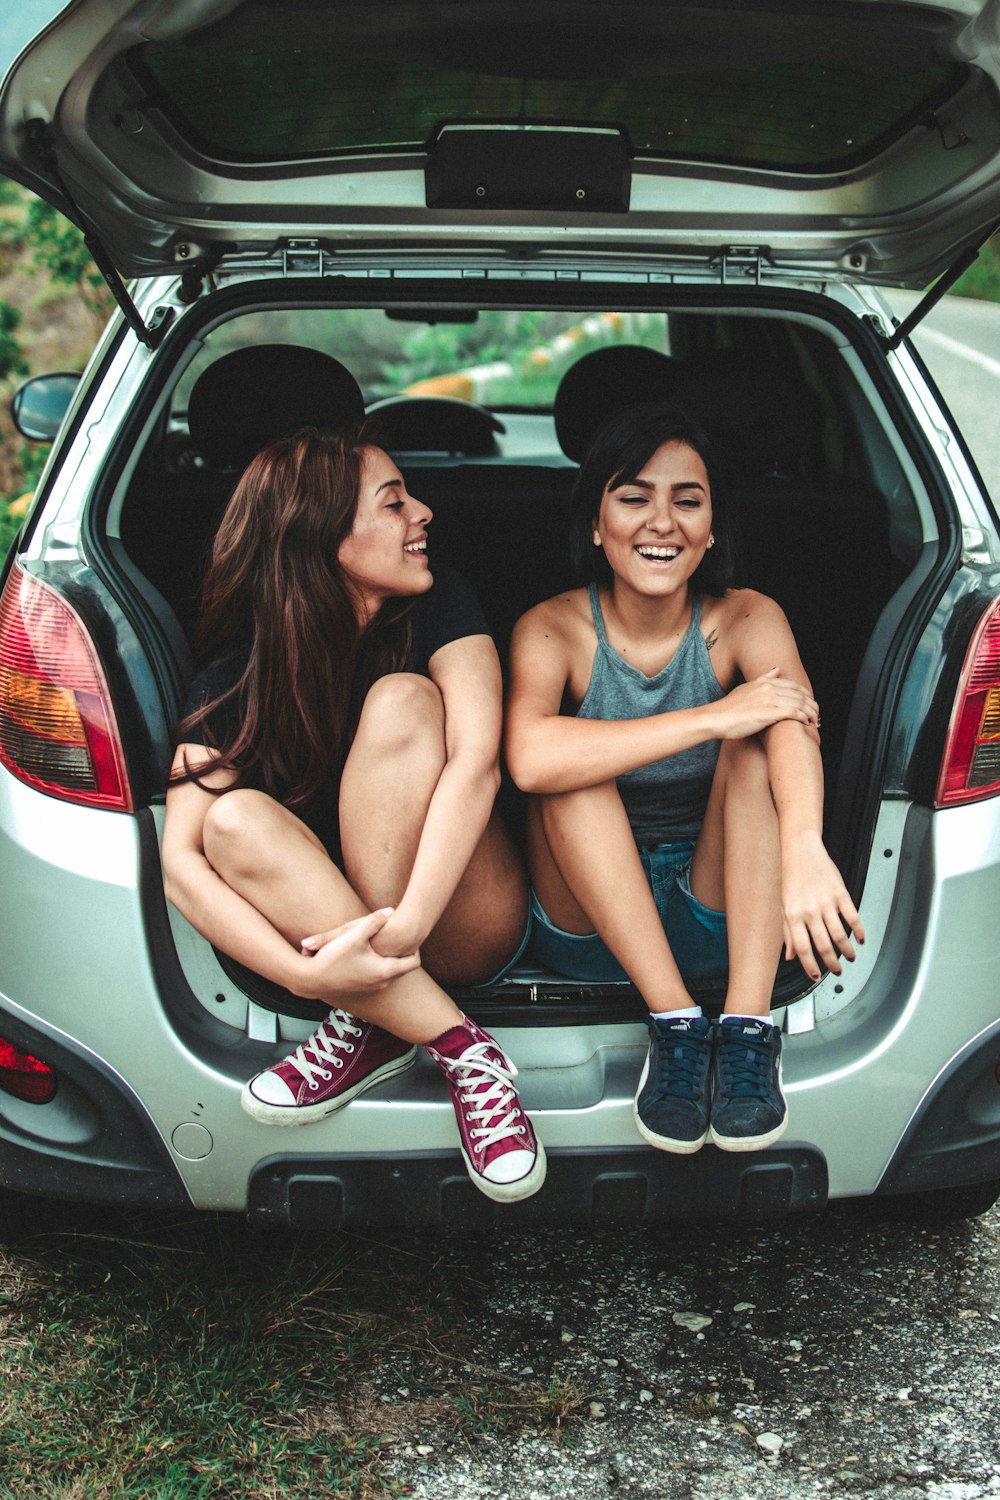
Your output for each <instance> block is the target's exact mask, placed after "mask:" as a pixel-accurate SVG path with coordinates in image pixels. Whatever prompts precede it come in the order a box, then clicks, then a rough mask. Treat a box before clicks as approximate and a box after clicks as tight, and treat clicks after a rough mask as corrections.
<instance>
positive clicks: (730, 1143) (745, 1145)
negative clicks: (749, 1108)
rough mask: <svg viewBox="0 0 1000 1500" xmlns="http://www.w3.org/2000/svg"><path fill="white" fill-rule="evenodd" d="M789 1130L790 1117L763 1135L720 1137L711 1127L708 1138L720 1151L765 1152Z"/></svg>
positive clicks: (786, 1116)
mask: <svg viewBox="0 0 1000 1500" xmlns="http://www.w3.org/2000/svg"><path fill="white" fill-rule="evenodd" d="M787 1129H788V1115H787V1114H786V1115H785V1118H784V1119H783V1120H782V1122H781V1124H780V1125H776V1126H775V1127H774V1129H773V1130H768V1131H765V1133H764V1134H763V1135H720V1134H719V1132H718V1131H717V1130H716V1129H715V1128H714V1127H713V1126H710V1127H709V1131H708V1138H709V1140H710V1141H711V1142H712V1145H713V1146H718V1148H719V1150H720V1151H764V1150H765V1149H766V1148H767V1147H768V1146H773V1145H774V1143H775V1141H780V1140H781V1137H782V1136H783V1135H784V1133H785V1131H786V1130H787Z"/></svg>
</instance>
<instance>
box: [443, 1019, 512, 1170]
mask: <svg viewBox="0 0 1000 1500" xmlns="http://www.w3.org/2000/svg"><path fill="white" fill-rule="evenodd" d="M489 1050H490V1048H489V1043H487V1042H476V1043H474V1044H473V1046H471V1047H467V1048H466V1049H465V1051H464V1052H463V1053H462V1055H461V1057H442V1058H441V1062H442V1063H443V1064H444V1065H445V1067H446V1068H447V1070H448V1073H449V1075H450V1076H451V1077H452V1078H453V1079H454V1081H455V1083H456V1084H457V1086H458V1088H459V1090H460V1091H461V1090H470V1092H468V1093H464V1092H459V1093H458V1100H459V1103H460V1104H461V1106H462V1111H463V1113H464V1114H465V1117H466V1119H467V1120H468V1121H469V1135H470V1137H473V1138H475V1140H476V1141H477V1142H478V1148H477V1149H478V1150H479V1151H480V1152H483V1151H485V1150H486V1149H487V1148H488V1147H489V1146H493V1145H495V1144H496V1143H497V1142H498V1141H503V1140H506V1139H507V1138H508V1137H509V1136H512V1135H524V1126H523V1125H519V1124H518V1116H519V1114H520V1112H521V1111H520V1105H519V1103H518V1099H517V1094H516V1093H515V1092H514V1079H515V1078H516V1077H517V1069H516V1068H515V1066H514V1064H513V1063H512V1062H511V1061H510V1059H509V1058H506V1057H504V1058H503V1062H500V1061H499V1060H498V1061H494V1060H493V1059H492V1058H491V1057H488V1056H487V1053H488V1052H489ZM500 1056H501V1057H503V1054H502V1053H501V1054H500ZM483 1085H486V1087H485V1089H484V1087H483ZM473 1089H474V1090H475V1091H476V1092H474V1093H473V1092H471V1090H473ZM511 1106H513V1107H511ZM505 1109H509V1113H508V1114H507V1115H506V1116H505V1118H504V1119H502V1120H498V1121H497V1122H496V1124H493V1125H491V1124H490V1123H489V1122H490V1120H492V1119H493V1117H494V1116H495V1115H498V1114H500V1113H501V1112H502V1111H503V1110H505Z"/></svg>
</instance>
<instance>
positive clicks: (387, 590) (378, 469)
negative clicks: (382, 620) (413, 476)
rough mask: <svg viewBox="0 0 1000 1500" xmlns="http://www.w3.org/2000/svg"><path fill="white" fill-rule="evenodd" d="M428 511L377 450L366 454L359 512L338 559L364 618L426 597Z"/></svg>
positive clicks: (427, 584) (389, 461) (427, 585)
mask: <svg viewBox="0 0 1000 1500" xmlns="http://www.w3.org/2000/svg"><path fill="white" fill-rule="evenodd" d="M430 520H431V511H430V509H429V508H428V507H427V506H426V505H421V503H420V501H419V500H414V498H413V496H412V495H410V494H409V493H408V492H407V489H406V485H405V483H404V481H403V476H402V475H401V474H400V472H399V470H398V469H397V467H396V465H395V464H394V463H393V461H392V459H391V458H390V457H389V455H388V454H387V453H383V452H382V450H381V448H368V449H366V451H365V458H364V464H363V466H362V470H361V484H360V487H359V491H358V508H357V511H356V513H355V517H354V525H353V527H352V529H351V534H350V536H348V537H345V539H344V541H343V542H341V544H340V548H339V550H338V553H337V558H338V560H339V562H340V565H341V567H342V568H343V569H344V571H345V573H347V574H348V575H349V576H350V578H351V580H352V582H353V583H354V585H355V588H356V589H357V591H358V593H359V595H360V599H361V604H362V606H363V610H364V615H365V618H366V619H370V618H371V617H372V615H374V614H375V613H376V611H377V610H378V609H379V608H380V607H381V606H382V604H384V602H385V601H386V599H391V598H394V597H396V596H399V595H404V594H423V593H426V592H427V590H428V589H429V588H430V586H431V584H432V583H433V581H434V580H433V578H432V577H431V572H430V566H429V564H428V561H427V525H428V523H429V522H430Z"/></svg>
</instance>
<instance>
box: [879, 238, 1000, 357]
mask: <svg viewBox="0 0 1000 1500" xmlns="http://www.w3.org/2000/svg"><path fill="white" fill-rule="evenodd" d="M998 229H1000V219H998V220H997V221H996V222H995V223H993V224H991V225H990V227H989V229H988V231H987V232H986V234H985V235H984V236H983V238H982V239H981V240H977V241H976V243H975V244H974V245H971V246H970V247H969V249H968V250H963V251H962V254H961V255H960V256H959V257H958V260H956V261H955V263H954V265H951V266H949V267H948V269H947V271H945V273H944V275H943V276H939V277H938V279H937V281H935V283H934V285H933V286H932V287H931V288H930V290H929V291H928V292H926V293H925V294H924V296H923V297H921V299H920V301H919V302H918V303H917V305H916V307H915V308H913V309H912V311H911V312H909V313H907V315H906V317H905V318H904V319H903V321H902V323H897V324H896V329H895V332H894V333H890V334H881V335H880V338H881V340H882V344H883V346H884V348H885V350H886V352H887V353H888V354H891V353H892V352H893V350H894V349H898V348H899V346H900V344H901V343H902V342H903V340H904V339H908V338H909V336H910V334H911V333H912V332H913V330H914V329H915V328H916V327H917V325H918V324H919V323H922V322H923V321H924V319H925V318H926V316H927V314H928V313H929V312H930V311H931V309H932V308H934V307H936V306H937V304H938V303H939V302H940V301H941V298H942V297H943V296H944V295H945V294H946V293H947V292H950V291H951V289H952V287H953V286H954V285H955V282H956V281H957V280H958V278H959V277H960V276H963V275H964V274H965V272H966V271H967V270H968V269H969V267H970V266H971V265H972V263H973V261H975V260H978V258H979V252H980V250H981V249H982V248H983V246H984V245H985V244H986V242H987V241H988V240H990V239H992V237H993V235H994V234H996V232H997V230H998Z"/></svg>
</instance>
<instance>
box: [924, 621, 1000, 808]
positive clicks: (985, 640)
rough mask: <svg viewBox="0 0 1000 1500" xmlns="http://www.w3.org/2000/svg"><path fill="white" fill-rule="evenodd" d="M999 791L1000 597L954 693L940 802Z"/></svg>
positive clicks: (969, 799) (982, 626)
mask: <svg viewBox="0 0 1000 1500" xmlns="http://www.w3.org/2000/svg"><path fill="white" fill-rule="evenodd" d="M998 792H1000V600H998V601H997V602H996V603H995V604H993V605H992V606H991V607H990V609H988V610H987V612H986V614H985V615H984V616H983V618H982V619H981V620H980V622H979V624H978V626H977V627H976V633H975V635H974V636H973V637H972V641H971V643H970V645H969V650H968V653H967V655H966V658H965V665H964V667H963V668H962V676H961V679H960V681H959V684H958V693H957V694H956V696H955V706H954V708H953V709H952V713H951V724H950V725H949V727H948V742H947V744H946V745H945V751H944V760H943V762H942V765H941V774H940V776H939V778H938V786H937V796H936V797H935V806H937V807H953V806H955V804H956V803H961V802H978V801H979V800H980V799H981V798H983V797H993V796H996V794H997V793H998Z"/></svg>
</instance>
